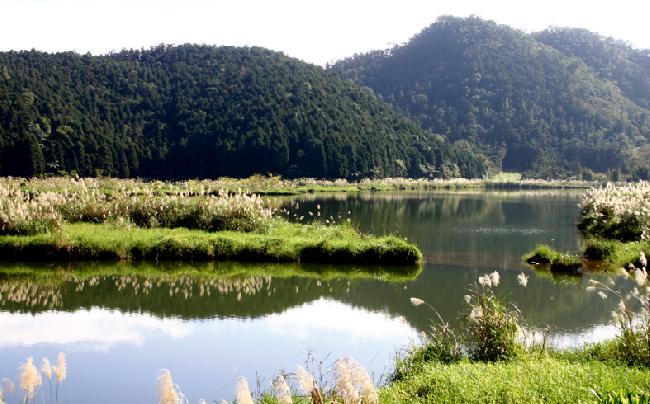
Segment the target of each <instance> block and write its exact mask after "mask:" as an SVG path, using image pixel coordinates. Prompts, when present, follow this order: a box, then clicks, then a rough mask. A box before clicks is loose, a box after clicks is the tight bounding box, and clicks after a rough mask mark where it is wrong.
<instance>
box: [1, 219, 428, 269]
mask: <svg viewBox="0 0 650 404" xmlns="http://www.w3.org/2000/svg"><path fill="white" fill-rule="evenodd" d="M0 257H2V258H3V259H6V260H20V261H25V260H52V261H73V260H157V261H158V260H185V261H200V260H243V261H257V262H322V263H347V264H391V265H413V264H417V263H419V262H420V261H421V260H422V253H421V252H420V251H419V250H418V248H417V247H416V246H415V245H413V244H411V243H408V242H407V241H405V240H403V239H401V238H399V237H396V236H385V237H374V236H370V235H362V234H360V233H359V232H358V231H357V230H355V229H354V228H353V227H352V226H349V225H333V226H324V225H301V224H292V223H287V222H283V221H280V220H276V221H274V222H273V224H272V225H271V228H270V229H269V230H268V231H267V232H264V233H240V232H234V231H221V232H214V233H208V232H204V231H200V230H187V229H184V228H177V229H165V228H153V229H142V228H136V227H134V228H124V227H115V226H113V225H110V224H88V223H75V224H65V225H64V227H63V229H62V230H61V231H58V232H54V233H49V234H40V235H33V236H0Z"/></svg>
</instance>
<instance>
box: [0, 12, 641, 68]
mask: <svg viewBox="0 0 650 404" xmlns="http://www.w3.org/2000/svg"><path fill="white" fill-rule="evenodd" d="M445 14H448V15H456V16H468V15H471V14H475V15H478V16H480V17H483V18H487V19H491V20H494V21H496V22H499V23H503V24H508V25H510V26H513V27H516V28H519V29H523V30H525V31H529V32H531V31H539V30H542V29H544V28H546V27H548V26H550V25H555V26H571V27H580V28H587V29H589V30H591V31H595V32H598V33H600V34H602V35H606V36H613V37H615V38H617V39H623V40H626V41H629V42H630V43H631V44H632V45H634V46H636V47H639V48H648V49H650V23H648V19H649V18H648V17H650V1H648V0H617V1H611V0H609V1H601V0H595V1H594V0H592V1H585V0H577V1H574V0H545V1H540V0H535V1H525V0H518V1H505V0H504V1H486V0H444V1H442V0H422V1H414V0H399V1H392V0H391V1H388V0H375V1H366V0H362V1H354V0H328V1H322V0H321V1H310V0H302V1H300V0H295V1H293V0H277V1H273V0H236V1H235V0H231V1H216V0H0V16H2V18H0V50H11V49H14V50H19V49H32V48H35V49H38V50H45V51H65V50H75V51H77V52H80V53H85V52H88V51H90V52H91V53H93V54H98V53H107V52H110V51H112V50H115V51H119V50H121V49H122V48H142V47H145V48H148V47H150V46H152V45H156V44H160V43H168V44H180V43H186V42H190V43H206V44H214V45H259V46H264V47H267V48H270V49H273V50H278V51H283V52H285V53H286V54H288V55H290V56H295V57H298V58H301V59H303V60H306V61H308V62H312V63H317V64H325V63H326V62H329V61H334V60H336V59H340V58H343V57H345V56H349V55H352V54H354V53H356V52H363V51H367V50H371V49H383V48H386V47H388V46H389V45H391V44H394V43H402V42H405V41H406V40H408V39H409V38H410V37H411V36H413V35H414V34H415V33H417V32H419V31H420V30H421V29H422V28H424V27H425V26H427V25H429V24H431V23H432V22H434V21H435V20H436V18H437V17H438V16H440V15H445Z"/></svg>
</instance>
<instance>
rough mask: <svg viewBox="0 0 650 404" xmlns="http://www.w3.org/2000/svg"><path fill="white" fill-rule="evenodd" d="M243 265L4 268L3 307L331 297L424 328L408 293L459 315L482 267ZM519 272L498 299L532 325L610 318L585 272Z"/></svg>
mask: <svg viewBox="0 0 650 404" xmlns="http://www.w3.org/2000/svg"><path fill="white" fill-rule="evenodd" d="M242 269H244V270H251V269H250V268H248V269H245V267H243V268H239V269H237V267H234V268H233V269H232V271H231V272H225V273H224V272H223V271H221V272H222V273H208V274H206V273H201V272H200V271H195V272H192V273H190V272H187V271H184V272H183V271H181V273H178V272H174V271H171V272H168V271H164V272H162V271H160V270H157V271H158V272H161V273H146V269H142V268H140V269H139V271H138V270H129V268H125V267H122V268H119V269H117V270H115V269H114V270H113V273H111V274H108V275H101V274H96V273H91V274H88V273H87V272H88V271H85V272H84V271H83V270H77V271H73V272H69V271H67V272H66V271H59V274H58V275H56V276H55V275H53V274H51V273H48V274H44V273H43V271H34V272H33V273H31V274H29V273H27V274H25V273H22V274H21V275H20V276H18V277H17V278H15V279H12V278H11V277H10V276H8V275H7V272H8V271H5V272H2V277H0V279H2V280H1V281H0V290H1V291H2V292H1V293H2V296H1V297H0V309H2V310H6V311H10V312H30V313H38V312H41V311H44V310H51V309H57V310H63V311H75V310H78V309H84V308H90V307H98V306H99V307H103V308H108V309H117V310H120V311H122V312H146V313H150V314H152V315H156V316H158V317H170V316H173V317H181V318H184V319H204V318H215V317H217V318H224V317H238V318H258V317H263V316H266V315H268V314H271V313H282V312H284V311H286V310H287V309H290V308H292V307H296V306H300V305H303V304H305V303H309V302H312V301H315V300H318V299H320V298H328V299H334V300H337V301H340V302H343V303H346V304H349V305H351V306H352V307H356V308H360V309H363V310H368V311H374V312H383V313H387V314H389V315H391V316H400V317H403V318H405V319H406V321H407V322H408V323H409V324H411V325H412V326H414V327H415V328H417V329H418V330H421V331H426V330H428V328H429V325H430V319H431V317H432V313H431V312H430V311H428V310H423V309H422V307H419V308H416V307H413V306H412V305H411V304H410V301H409V298H410V297H419V298H422V299H425V300H426V301H427V302H429V303H430V304H431V305H432V306H433V307H434V308H435V309H436V310H437V311H438V312H439V313H440V315H441V316H442V317H443V318H444V319H446V320H448V321H450V322H451V323H452V324H457V320H458V318H459V316H460V315H461V314H462V313H464V312H465V310H467V305H466V304H465V302H464V301H463V295H464V294H465V293H466V288H467V286H468V285H470V284H471V283H472V282H475V281H476V279H478V276H479V275H481V274H482V273H484V272H485V271H483V270H476V269H468V268H464V267H447V266H445V267H443V266H427V267H425V269H424V271H423V272H422V274H421V275H420V276H419V277H418V278H417V279H414V280H411V281H408V282H385V281H381V280H376V279H355V278H354V276H350V277H347V276H345V275H343V274H341V273H336V274H334V275H331V274H330V275H327V274H319V273H317V272H315V273H313V274H307V275H306V276H297V272H296V270H295V268H293V269H292V268H283V266H273V268H272V269H271V270H269V271H268V272H269V273H271V272H272V271H273V270H275V271H276V272H283V271H284V273H283V274H282V276H278V277H273V276H271V275H269V274H265V275H262V274H256V275H245V274H242V272H241V270H242ZM94 270H97V268H94ZM115 272H121V274H116V273H115ZM143 272H144V273H143ZM517 273H518V272H515V271H502V272H501V275H502V276H501V279H502V283H501V285H500V286H499V287H498V288H497V289H496V291H497V294H498V295H499V296H501V297H502V298H503V299H504V300H506V301H511V302H515V303H516V304H517V306H518V307H519V308H520V309H521V311H522V313H523V315H524V317H525V318H526V319H527V320H528V322H529V324H530V325H534V326H541V325H551V326H553V328H554V329H555V331H556V332H572V331H573V332H575V331H578V330H581V329H585V328H587V327H589V326H591V325H593V324H601V323H606V322H608V321H609V313H610V311H611V310H612V309H613V308H614V305H615V304H616V302H614V301H606V300H605V301H604V300H601V299H600V298H598V297H597V296H596V295H594V294H589V293H586V292H585V290H584V288H585V286H586V279H583V278H572V279H569V280H567V279H560V280H557V279H554V278H551V277H544V276H538V275H535V274H531V278H530V281H529V285H528V287H527V288H523V287H521V286H519V285H518V284H517V282H516V275H517ZM303 275H304V274H303Z"/></svg>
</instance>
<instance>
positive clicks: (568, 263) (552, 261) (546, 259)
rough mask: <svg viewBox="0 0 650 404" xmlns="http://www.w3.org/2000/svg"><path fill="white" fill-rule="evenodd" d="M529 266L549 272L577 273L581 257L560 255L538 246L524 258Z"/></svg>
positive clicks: (580, 265) (547, 247)
mask: <svg viewBox="0 0 650 404" xmlns="http://www.w3.org/2000/svg"><path fill="white" fill-rule="evenodd" d="M524 260H525V261H526V262H527V263H529V264H531V265H538V266H540V267H541V268H548V269H549V270H550V271H551V272H563V273H578V272H580V270H581V268H582V257H581V256H579V255H576V254H572V253H561V252H558V251H556V250H554V249H553V248H552V247H550V246H548V245H546V244H539V245H537V246H536V247H535V249H534V250H533V251H532V252H531V253H529V254H528V255H526V256H525V257H524Z"/></svg>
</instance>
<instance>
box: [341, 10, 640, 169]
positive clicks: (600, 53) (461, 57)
mask: <svg viewBox="0 0 650 404" xmlns="http://www.w3.org/2000/svg"><path fill="white" fill-rule="evenodd" d="M584 43H589V44H590V45H589V46H588V47H587V46H584ZM649 60H650V58H649V57H648V51H638V50H634V49H631V48H630V47H628V46H626V45H622V44H620V43H617V42H615V41H610V40H607V39H605V38H601V37H598V36H594V35H593V34H589V33H585V32H583V31H580V30H577V31H573V30H548V31H546V32H543V33H539V34H535V35H530V34H526V33H524V32H521V31H518V30H515V29H512V28H510V27H507V26H504V25H498V24H496V23H494V22H490V21H485V20H482V19H480V18H476V17H469V18H456V17H441V18H439V19H438V20H437V22H436V23H434V24H432V25H430V26H429V27H427V28H425V29H424V30H423V31H422V32H420V33H419V34H417V35H415V36H414V37H413V38H412V39H411V40H410V41H408V42H407V43H406V44H403V45H400V46H395V47H393V48H392V49H387V50H384V51H373V52H369V53H365V54H359V55H355V56H353V57H351V58H348V59H344V60H342V61H339V62H337V63H336V64H335V65H334V66H332V67H331V70H332V71H334V72H337V73H338V74H340V75H342V76H343V77H346V78H348V79H350V80H352V81H354V82H356V83H359V84H362V85H365V86H367V87H369V88H371V89H372V90H374V91H375V92H376V93H377V94H378V95H380V96H381V97H382V98H383V99H384V100H386V101H388V102H390V103H391V104H393V105H395V106H396V107H397V108H398V109H400V110H401V111H403V112H405V113H407V114H408V115H410V116H411V117H412V118H414V119H416V120H417V121H419V122H420V123H421V125H422V126H423V127H424V128H426V129H429V130H431V131H433V132H434V133H439V134H441V135H443V136H444V137H445V138H447V139H449V140H450V141H457V140H460V139H464V140H467V141H468V142H469V143H470V144H471V145H474V146H477V147H478V148H479V149H481V150H482V151H483V152H484V153H485V154H486V155H488V156H490V158H491V159H492V161H493V162H494V163H495V164H496V166H497V167H500V168H503V169H504V170H512V171H525V172H527V174H528V175H529V176H546V177H557V176H563V175H573V174H575V173H579V172H582V171H583V170H594V171H598V172H606V171H608V170H610V171H611V170H621V169H622V170H626V169H628V167H627V166H626V160H627V159H628V157H629V156H631V155H633V154H635V153H636V152H635V151H636V150H637V149H638V147H640V146H642V145H644V144H646V143H647V141H648V137H649V136H650V110H649V109H648V105H649V104H650V91H648V90H649V89H650V85H649V84H648V83H650V82H649V81H648V80H650V79H649V77H650V75H649V74H648V72H650V70H649V69H648V66H650V62H649ZM637 154H638V153H637Z"/></svg>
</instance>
